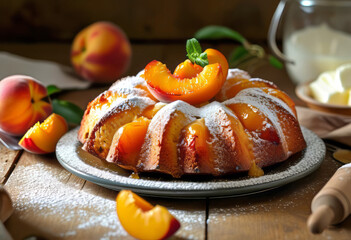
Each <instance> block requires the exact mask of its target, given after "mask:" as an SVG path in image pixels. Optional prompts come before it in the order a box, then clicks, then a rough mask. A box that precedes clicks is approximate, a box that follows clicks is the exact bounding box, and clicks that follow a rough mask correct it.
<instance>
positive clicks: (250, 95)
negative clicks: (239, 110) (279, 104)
mask: <svg viewBox="0 0 351 240" xmlns="http://www.w3.org/2000/svg"><path fill="white" fill-rule="evenodd" d="M267 96H269V95H268V94H267V93H265V92H263V91H262V90H261V89H259V88H247V89H244V90H242V91H240V92H239V93H238V94H237V95H236V96H235V97H234V98H232V99H229V100H227V101H225V102H224V103H223V104H224V105H230V104H234V103H245V104H250V105H252V106H254V107H256V108H257V109H259V110H260V111H261V112H262V113H263V114H264V115H265V116H266V117H267V118H268V119H269V120H270V121H271V122H272V124H273V126H274V128H275V129H276V130H277V133H278V135H279V137H280V139H281V142H282V146H283V148H284V152H285V153H287V152H288V146H287V142H286V139H285V134H284V132H283V129H282V127H281V124H280V121H279V119H278V116H277V114H276V109H275V108H272V103H271V102H270V100H271V98H268V97H267ZM291 114H292V113H291ZM292 115H293V116H294V114H292Z"/></svg>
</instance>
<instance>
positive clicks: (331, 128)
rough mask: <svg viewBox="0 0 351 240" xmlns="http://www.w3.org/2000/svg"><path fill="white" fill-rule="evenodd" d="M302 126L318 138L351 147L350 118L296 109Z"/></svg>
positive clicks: (300, 108) (302, 108)
mask: <svg viewBox="0 0 351 240" xmlns="http://www.w3.org/2000/svg"><path fill="white" fill-rule="evenodd" d="M296 109H297V116H298V119H299V122H300V124H301V125H302V126H304V127H306V128H308V129H310V130H312V131H313V132H314V133H316V134H317V135H318V136H319V137H321V138H324V139H330V140H334V141H337V142H340V143H343V144H346V145H349V146H351V116H350V117H348V116H344V115H338V114H331V113H324V112H320V111H317V110H313V109H309V108H304V107H296Z"/></svg>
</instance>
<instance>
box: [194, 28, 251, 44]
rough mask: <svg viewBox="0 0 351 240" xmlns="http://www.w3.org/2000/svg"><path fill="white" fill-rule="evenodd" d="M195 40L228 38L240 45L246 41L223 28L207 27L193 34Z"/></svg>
mask: <svg viewBox="0 0 351 240" xmlns="http://www.w3.org/2000/svg"><path fill="white" fill-rule="evenodd" d="M195 38H197V39H223V38H229V39H233V40H236V41H238V42H240V43H244V42H246V39H245V38H244V37H243V36H242V35H241V34H240V33H238V32H236V31H234V30H232V29H230V28H227V27H223V26H215V25H211V26H207V27H204V28H201V29H200V30H199V31H197V32H196V33H195Z"/></svg>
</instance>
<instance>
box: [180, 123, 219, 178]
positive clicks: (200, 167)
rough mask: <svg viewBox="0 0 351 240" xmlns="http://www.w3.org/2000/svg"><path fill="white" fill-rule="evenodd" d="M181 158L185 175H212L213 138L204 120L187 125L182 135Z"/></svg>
mask: <svg viewBox="0 0 351 240" xmlns="http://www.w3.org/2000/svg"><path fill="white" fill-rule="evenodd" d="M181 139H182V140H181V142H180V156H181V158H182V159H184V160H183V162H184V164H183V165H184V166H183V169H184V172H185V173H212V169H213V167H214V164H213V162H212V159H211V153H210V151H211V150H210V148H211V146H210V144H208V142H211V136H210V132H209V131H208V128H207V127H206V125H205V120H204V119H203V118H200V119H197V120H195V121H194V122H192V123H190V124H189V125H187V126H186V127H185V128H184V130H183V133H182V137H181Z"/></svg>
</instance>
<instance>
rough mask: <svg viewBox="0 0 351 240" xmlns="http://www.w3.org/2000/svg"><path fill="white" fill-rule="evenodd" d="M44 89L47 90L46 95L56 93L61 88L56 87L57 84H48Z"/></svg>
mask: <svg viewBox="0 0 351 240" xmlns="http://www.w3.org/2000/svg"><path fill="white" fill-rule="evenodd" d="M46 90H47V91H48V95H49V96H51V95H52V94H54V93H58V92H61V89H60V88H58V87H57V86H55V85H49V86H47V87H46Z"/></svg>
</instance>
